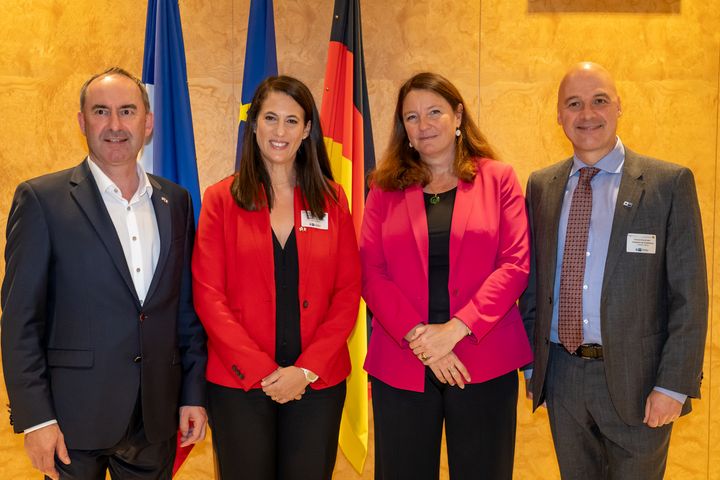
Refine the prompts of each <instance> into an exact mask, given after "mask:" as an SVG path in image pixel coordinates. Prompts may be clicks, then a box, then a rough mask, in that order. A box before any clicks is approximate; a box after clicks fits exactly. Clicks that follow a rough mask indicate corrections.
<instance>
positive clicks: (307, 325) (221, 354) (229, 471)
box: [192, 76, 360, 480]
mask: <svg viewBox="0 0 720 480" xmlns="http://www.w3.org/2000/svg"><path fill="white" fill-rule="evenodd" d="M192 267H193V292H194V300H195V308H196V310H197V312H198V314H199V316H200V320H201V321H202V323H203V325H204V327H205V329H206V331H207V334H208V366H207V379H208V382H209V387H208V413H209V417H210V424H211V427H212V434H213V446H214V448H215V451H216V456H217V461H218V462H217V466H218V470H219V472H220V476H221V477H222V478H224V479H234V478H243V479H258V480H268V479H293V478H298V479H300V478H303V479H305V478H313V479H330V478H331V476H332V471H333V467H334V464H335V455H336V451H337V439H338V431H339V427H340V417H341V412H342V407H343V403H344V399H345V378H346V377H347V376H348V374H349V373H350V358H349V355H348V349H347V343H346V341H347V338H348V336H349V335H350V332H351V330H352V328H353V327H354V325H355V320H356V318H357V313H358V304H359V299H360V261H359V255H358V249H357V243H356V238H355V231H354V228H353V223H352V218H351V217H350V213H349V210H348V205H347V199H346V198H345V194H344V193H343V191H342V189H341V188H340V187H339V186H338V185H337V184H335V183H333V182H332V174H331V172H330V166H329V161H328V156H327V153H326V151H325V146H324V143H323V138H322V132H321V130H320V119H319V116H318V113H317V108H316V107H315V103H314V101H313V98H312V95H311V93H310V91H309V90H308V89H307V87H306V86H305V85H304V84H302V83H301V82H300V81H298V80H296V79H294V78H290V77H285V76H280V77H272V78H269V79H267V80H265V81H264V82H263V83H261V84H260V86H259V87H258V89H257V91H256V92H255V96H254V97H253V99H252V104H251V107H250V109H249V111H248V124H247V128H246V129H245V134H244V137H243V150H242V159H241V161H240V169H239V171H238V172H237V173H236V174H235V175H234V176H232V177H230V178H227V179H225V180H222V181H221V182H219V183H217V184H215V185H213V186H211V187H210V188H208V189H207V191H206V192H205V196H204V200H203V205H202V211H201V213H200V221H199V224H198V232H197V236H196V240H195V250H194V254H193V262H192Z"/></svg>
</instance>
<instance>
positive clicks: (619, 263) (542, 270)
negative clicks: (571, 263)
mask: <svg viewBox="0 0 720 480" xmlns="http://www.w3.org/2000/svg"><path fill="white" fill-rule="evenodd" d="M571 166H572V159H567V160H564V161H562V162H560V163H557V164H555V165H552V166H550V167H547V168H545V169H543V170H540V171H537V172H535V173H533V174H532V175H531V176H530V179H529V180H528V185H527V191H526V195H527V205H528V215H529V217H530V229H531V236H532V250H531V251H532V257H531V271H530V282H529V285H528V288H527V290H526V291H525V293H524V294H523V296H522V297H521V298H520V309H521V312H522V315H523V321H524V323H525V328H526V330H527V332H528V337H529V339H530V343H531V344H532V345H533V348H534V354H535V360H534V365H533V368H534V373H533V377H532V382H531V386H532V392H533V395H534V400H533V409H535V408H537V407H538V405H540V404H541V403H542V402H543V401H544V383H545V375H546V372H547V364H548V352H549V337H550V322H551V320H552V310H553V302H555V301H557V300H558V299H556V298H553V286H554V284H555V265H556V258H557V254H558V253H557V236H558V224H559V221H560V210H561V207H562V201H563V194H564V191H565V186H566V183H567V179H568V175H569V174H570V169H571ZM629 233H643V234H654V235H655V236H656V253H655V254H644V253H634V252H627V243H626V242H627V235H628V234H629ZM600 317H601V332H602V339H603V350H604V362H605V371H606V376H607V383H608V389H609V391H610V396H611V398H612V401H613V404H614V405H615V407H616V409H617V412H618V414H619V415H620V417H621V418H622V419H623V421H625V422H626V423H628V424H630V425H640V424H642V420H643V417H644V413H645V401H646V398H647V396H648V394H649V393H650V391H651V390H652V388H653V387H655V386H658V387H663V388H667V389H669V390H672V391H675V392H679V393H683V394H686V395H688V397H695V398H697V397H699V396H700V382H701V380H702V363H703V354H704V347H705V337H706V334H707V317H708V288H707V272H706V265H705V248H704V243H703V233H702V223H701V218H700V208H699V205H698V200H697V194H696V190H695V182H694V178H693V174H692V172H691V171H690V170H689V169H687V168H685V167H681V166H679V165H675V164H671V163H667V162H662V161H660V160H655V159H651V158H648V157H644V156H641V155H638V154H636V153H633V152H632V151H630V150H628V149H626V153H625V164H624V166H623V173H622V180H621V182H620V189H619V191H618V197H617V203H616V206H615V215H614V220H613V226H612V232H611V235H610V243H609V247H608V255H607V260H606V262H605V274H604V278H603V287H602V299H601V306H600ZM690 409H691V408H690V399H689V398H688V401H687V402H686V403H685V405H684V406H683V414H686V413H688V412H689V411H690Z"/></svg>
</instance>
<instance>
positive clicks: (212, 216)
mask: <svg viewBox="0 0 720 480" xmlns="http://www.w3.org/2000/svg"><path fill="white" fill-rule="evenodd" d="M221 195H222V191H221V190H219V189H217V188H213V187H211V188H209V189H208V190H207V191H206V192H205V196H204V198H203V206H202V209H201V211H200V221H199V223H198V232H197V235H196V237H195V247H194V251H193V259H192V272H193V295H194V299H195V308H196V310H197V312H198V315H199V316H200V320H201V322H202V324H203V326H204V327H205V330H206V332H207V335H208V340H209V345H210V348H212V350H213V352H214V354H217V355H218V356H219V357H220V358H221V359H222V361H223V363H224V365H225V366H226V368H227V369H228V370H230V371H231V372H233V371H234V370H236V369H237V365H243V371H242V373H241V374H238V373H237V372H238V371H239V370H238V371H236V372H235V376H236V378H237V379H238V384H239V386H240V387H242V388H243V389H244V390H249V389H250V388H252V387H253V385H255V384H257V383H259V382H260V381H261V380H262V379H263V378H264V377H266V376H267V375H269V374H270V373H272V372H273V371H274V370H275V369H276V368H277V364H276V363H275V360H274V359H273V358H271V356H270V355H269V354H268V353H267V352H264V351H263V350H262V349H261V348H260V347H259V346H258V344H257V343H256V342H255V341H254V340H253V339H252V338H251V336H250V335H249V334H248V332H247V330H245V328H244V327H243V326H242V325H241V324H240V323H239V322H238V321H237V319H236V318H235V315H234V314H233V312H232V310H231V309H230V306H229V303H228V298H227V295H226V291H227V288H226V287H227V285H226V282H227V262H226V255H225V224H224V221H223V220H224V204H223V199H222V197H221ZM233 367H235V369H233Z"/></svg>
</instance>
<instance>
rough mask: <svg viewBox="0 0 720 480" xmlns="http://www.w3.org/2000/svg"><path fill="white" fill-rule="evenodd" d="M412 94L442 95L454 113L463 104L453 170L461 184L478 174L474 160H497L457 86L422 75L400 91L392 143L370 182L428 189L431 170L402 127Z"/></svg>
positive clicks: (396, 187)
mask: <svg viewBox="0 0 720 480" xmlns="http://www.w3.org/2000/svg"><path fill="white" fill-rule="evenodd" d="M412 90H428V91H431V92H434V93H436V94H438V95H440V96H441V97H442V98H444V99H445V100H446V101H447V102H448V103H449V104H450V106H451V107H452V109H453V111H454V112H456V111H457V108H458V105H460V104H462V106H463V110H462V117H461V121H460V127H459V128H460V136H459V137H457V138H456V143H455V161H454V164H453V169H454V173H455V175H457V176H458V178H460V179H461V180H464V181H466V182H470V181H472V180H473V179H474V178H475V174H476V173H477V162H476V160H475V158H476V157H485V158H496V157H495V153H494V152H493V149H492V147H490V144H489V143H488V141H487V139H486V138H485V136H484V135H483V134H482V132H480V129H479V128H478V126H477V125H476V124H475V122H474V121H473V119H472V116H471V115H470V114H469V113H468V108H467V104H466V103H465V101H464V100H463V98H462V96H461V95H460V92H459V91H458V89H457V88H456V87H455V85H453V84H452V83H451V82H450V80H448V79H447V78H445V77H443V76H442V75H438V74H437V73H431V72H423V73H418V74H417V75H415V76H413V77H412V78H410V79H409V80H407V81H406V82H405V83H404V84H403V85H402V86H401V87H400V92H399V93H398V98H397V104H396V105H395V117H394V118H395V121H394V122H393V130H392V133H391V135H390V141H389V142H388V146H387V148H386V149H385V153H384V154H383V156H382V159H381V161H380V163H379V166H378V167H377V168H376V169H375V170H374V171H373V172H372V173H370V176H369V178H368V182H369V183H370V184H372V185H376V186H378V187H380V188H382V189H383V190H402V189H404V188H407V187H409V186H411V185H422V186H425V185H427V184H428V183H429V182H430V180H431V178H432V175H431V172H430V169H429V168H428V167H427V165H426V164H425V163H424V162H423V161H422V160H421V159H420V154H419V153H418V152H417V150H415V149H414V148H412V147H410V140H409V138H408V136H407V132H406V131H405V125H404V123H403V111H402V109H403V102H404V101H405V97H406V96H407V95H408V93H410V92H411V91H412Z"/></svg>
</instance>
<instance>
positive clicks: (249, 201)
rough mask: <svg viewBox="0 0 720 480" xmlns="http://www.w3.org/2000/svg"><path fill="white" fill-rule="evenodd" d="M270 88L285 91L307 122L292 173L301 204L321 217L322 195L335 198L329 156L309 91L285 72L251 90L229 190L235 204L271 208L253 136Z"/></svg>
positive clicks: (265, 175)
mask: <svg viewBox="0 0 720 480" xmlns="http://www.w3.org/2000/svg"><path fill="white" fill-rule="evenodd" d="M270 92H280V93H284V94H286V95H289V96H290V97H291V98H292V99H293V100H295V101H296V102H297V103H298V105H300V108H302V110H303V113H304V119H303V121H304V123H305V124H306V125H307V122H311V124H310V134H309V135H308V136H307V138H305V139H303V141H302V142H301V143H300V147H299V148H298V151H297V154H296V156H295V176H296V179H297V180H296V181H297V184H298V186H299V187H300V191H301V192H302V197H303V201H304V202H305V205H304V206H305V207H306V208H307V209H308V210H310V211H311V212H312V213H313V215H315V216H316V217H318V218H322V217H323V215H324V213H325V210H326V209H325V207H326V205H325V201H326V197H330V198H331V199H332V200H334V201H337V192H336V191H335V189H334V188H333V187H332V185H331V184H330V181H332V180H333V176H332V172H331V171H330V160H329V159H328V154H327V150H325V143H324V141H323V135H322V129H321V127H320V115H319V114H318V111H317V107H316V106H315V101H314V100H313V96H312V93H310V90H309V89H308V88H307V87H306V86H305V84H304V83H302V82H301V81H300V80H298V79H296V78H293V77H288V76H285V75H281V76H278V77H269V78H267V79H265V80H263V82H262V83H261V84H260V85H259V86H258V88H257V90H255V94H254V95H253V98H252V103H251V104H250V109H249V110H248V113H247V125H246V126H245V132H244V134H243V146H242V152H241V158H240V168H239V169H238V171H237V172H236V173H235V180H234V181H233V183H232V185H231V187H230V193H231V194H232V196H233V198H234V199H235V201H236V202H237V204H238V205H239V206H240V207H242V208H244V209H245V210H260V209H262V208H265V207H266V206H267V207H268V208H270V209H272V208H273V202H274V198H275V192H274V191H273V187H272V183H271V181H270V174H269V173H268V170H267V168H266V167H265V162H264V161H263V159H262V155H261V152H260V147H259V146H258V143H257V139H256V137H255V129H256V126H257V119H258V115H259V113H260V110H262V106H263V103H264V102H265V99H266V98H267V96H268V94H270Z"/></svg>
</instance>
